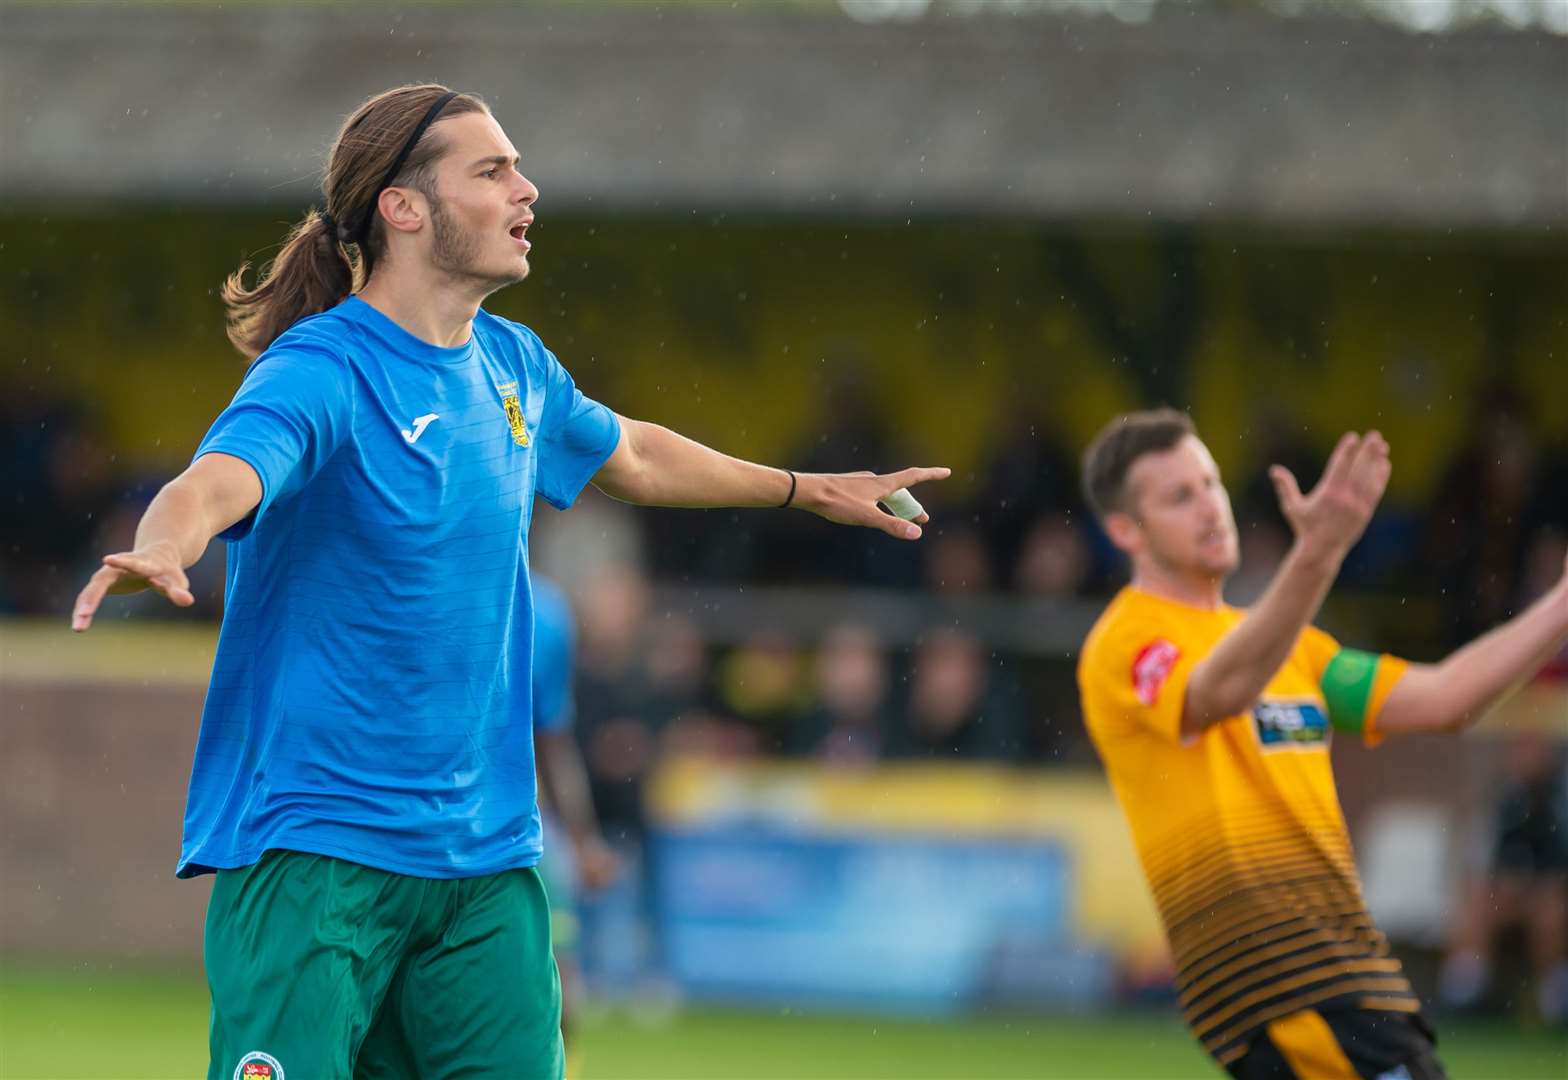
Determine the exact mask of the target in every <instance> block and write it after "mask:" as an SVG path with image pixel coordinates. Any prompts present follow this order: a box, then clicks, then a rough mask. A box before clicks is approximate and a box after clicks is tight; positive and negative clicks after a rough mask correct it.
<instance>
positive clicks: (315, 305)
mask: <svg viewBox="0 0 1568 1080" xmlns="http://www.w3.org/2000/svg"><path fill="white" fill-rule="evenodd" d="M488 111H489V110H488V109H487V108H486V106H485V103H484V102H483V101H482V100H481V99H480V98H478V97H477V96H475V95H473V94H460V93H456V92H455V91H452V90H448V89H447V88H446V87H444V86H440V85H437V84H435V83H422V84H418V85H414V86H399V87H397V88H396V89H393V90H387V91H385V92H383V93H380V94H377V95H375V96H374V97H371V98H369V99H367V100H366V101H364V102H363V103H361V104H360V106H359V108H357V109H355V110H354V111H353V112H352V113H350V114H349V116H348V117H347V119H345V120H344V121H343V127H342V128H341V129H340V130H339V131H338V137H337V139H335V140H334V141H333V143H332V150H331V151H330V153H328V155H327V168H326V175H325V177H324V178H323V181H322V185H321V186H322V190H323V192H325V194H326V197H327V203H326V205H327V213H325V214H323V213H321V212H320V211H317V210H311V211H310V212H309V213H307V214H306V215H305V218H304V220H303V221H301V222H300V223H299V224H298V225H296V226H294V228H293V229H292V230H291V231H290V232H289V235H288V238H287V239H286V240H284V241H283V249H282V250H281V251H279V252H278V256H277V258H275V259H273V260H272V262H271V264H270V265H268V266H266V267H264V268H263V269H262V271H261V273H260V275H259V276H258V278H257V281H256V287H255V288H253V289H247V288H246V287H245V271H246V270H247V269H248V268H249V265H250V264H249V263H242V264H241V265H240V268H239V269H238V270H236V271H234V273H232V274H230V275H229V277H228V280H226V281H225V282H224V283H223V289H222V296H223V302H224V304H225V305H226V306H227V307H228V309H229V340H230V341H232V342H234V347H235V348H237V349H239V351H240V352H242V353H244V354H245V356H247V357H248V358H250V359H255V358H256V357H258V356H260V355H261V354H262V353H263V352H265V351H266V349H267V346H269V345H271V344H272V343H273V341H275V340H276V339H277V337H278V335H279V334H281V333H283V331H285V330H287V329H288V328H289V327H290V326H292V325H294V323H296V322H297V321H299V320H300V319H303V318H305V317H306V316H307V315H315V314H317V313H319V312H322V311H326V310H327V309H328V308H331V307H335V306H337V305H338V304H339V303H341V302H342V301H343V299H344V298H345V297H347V296H348V295H349V294H350V293H352V292H354V290H355V289H357V288H359V287H361V286H362V285H363V284H364V283H365V281H366V280H368V279H369V277H370V275H371V274H372V273H373V272H374V271H375V268H376V262H377V260H379V259H380V258H381V256H382V255H383V254H384V253H385V250H386V232H385V230H384V229H383V227H382V223H381V217H380V212H379V211H378V209H377V199H378V198H379V197H380V195H381V192H382V191H383V190H385V189H386V188H388V187H395V186H399V185H408V186H411V187H415V188H418V189H420V190H421V191H425V193H426V194H430V193H431V192H432V191H433V190H434V188H433V185H434V177H435V172H434V164H435V161H436V159H437V158H438V157H439V156H440V153H441V149H442V142H441V140H440V139H439V138H437V137H436V136H435V132H434V127H435V126H438V125H436V123H435V122H436V121H437V120H445V119H448V118H450V117H453V116H461V115H462V114H464V113H473V112H488ZM438 113H439V116H437V114H438ZM349 245H352V249H353V255H352V256H351V255H350V252H349Z"/></svg>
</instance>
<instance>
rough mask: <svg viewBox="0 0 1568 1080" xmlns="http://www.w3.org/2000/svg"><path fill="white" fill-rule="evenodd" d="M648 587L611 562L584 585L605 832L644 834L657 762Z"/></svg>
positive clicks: (593, 762)
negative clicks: (647, 655) (648, 787)
mask: <svg viewBox="0 0 1568 1080" xmlns="http://www.w3.org/2000/svg"><path fill="white" fill-rule="evenodd" d="M647 610H648V586H647V583H646V582H645V581H644V580H643V578H642V575H640V574H639V573H637V572H636V571H635V570H632V569H630V568H629V567H605V568H601V570H600V571H599V573H598V574H597V575H596V576H595V577H594V578H593V579H592V580H591V581H589V582H588V583H587V584H586V586H585V587H584V588H583V589H582V591H581V598H580V600H579V606H578V629H579V632H580V634H581V639H580V640H581V643H582V648H581V651H580V661H579V667H578V672H577V709H578V718H579V719H578V729H579V732H580V736H579V737H580V738H581V739H582V744H583V757H584V759H585V761H586V762H587V765H588V782H589V787H590V789H591V791H592V792H593V802H594V808H595V809H596V810H597V811H598V813H599V820H600V822H601V824H602V825H603V828H604V832H605V835H606V836H609V837H610V838H612V839H616V840H625V839H635V838H636V837H639V836H640V835H641V834H642V827H643V806H642V799H643V784H644V781H645V780H646V778H647V774H648V771H649V769H650V768H652V765H653V759H654V732H653V730H652V725H651V722H650V717H649V716H648V714H647V711H646V710H647V705H648V701H649V698H648V693H647V690H648V680H647V676H646V673H645V672H644V670H643V667H642V663H641V648H642V644H643V640H644V638H643V629H644V624H645V620H646V617H647Z"/></svg>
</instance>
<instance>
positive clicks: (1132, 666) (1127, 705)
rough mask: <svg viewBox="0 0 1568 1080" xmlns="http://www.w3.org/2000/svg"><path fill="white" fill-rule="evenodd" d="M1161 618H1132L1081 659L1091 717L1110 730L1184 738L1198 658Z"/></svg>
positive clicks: (1087, 717)
mask: <svg viewBox="0 0 1568 1080" xmlns="http://www.w3.org/2000/svg"><path fill="white" fill-rule="evenodd" d="M1197 659H1198V658H1197V657H1195V656H1193V655H1192V654H1191V652H1190V651H1189V650H1187V649H1183V648H1182V647H1181V645H1180V644H1179V643H1178V642H1177V640H1176V639H1175V637H1174V635H1171V634H1169V633H1168V632H1167V631H1166V628H1165V627H1163V626H1161V625H1160V624H1159V623H1157V622H1155V621H1152V620H1151V621H1149V622H1147V623H1144V622H1141V621H1130V622H1128V623H1125V624H1123V625H1120V626H1117V627H1115V628H1114V629H1113V630H1112V631H1111V632H1109V633H1106V634H1104V635H1103V636H1100V635H1096V636H1095V638H1094V639H1093V640H1091V642H1090V643H1089V644H1088V645H1087V646H1086V647H1085V649H1084V652H1083V655H1082V657H1081V658H1080V660H1079V665H1078V684H1079V692H1080V694H1081V695H1082V698H1083V708H1084V717H1085V720H1086V722H1087V723H1088V724H1089V725H1090V726H1091V727H1094V728H1098V729H1099V730H1101V731H1103V732H1104V733H1106V734H1110V735H1127V734H1131V733H1134V732H1139V731H1142V732H1147V733H1152V734H1154V735H1158V736H1159V737H1160V738H1162V739H1167V740H1169V741H1170V742H1177V741H1179V740H1180V739H1181V718H1182V711H1183V708H1184V706H1185V703H1186V698H1187V680H1188V678H1190V677H1191V675H1192V668H1193V665H1194V664H1195V663H1196V662H1197Z"/></svg>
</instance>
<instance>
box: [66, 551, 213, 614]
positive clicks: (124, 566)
mask: <svg viewBox="0 0 1568 1080" xmlns="http://www.w3.org/2000/svg"><path fill="white" fill-rule="evenodd" d="M145 589H154V590H156V591H158V592H160V593H162V594H163V595H164V596H166V597H168V598H169V600H170V602H171V603H174V604H177V605H178V606H180V607H190V606H191V605H192V604H194V603H195V602H196V597H194V596H192V595H191V583H190V579H189V578H187V577H186V576H185V568H184V567H182V566H181V565H180V553H179V551H178V550H176V548H175V546H174V545H173V544H171V543H169V542H167V541H160V542H158V543H156V544H149V545H147V546H146V547H143V548H137V549H136V550H135V551H121V552H118V553H116V554H114V555H105V556H104V559H103V565H102V566H101V567H99V568H98V572H97V573H95V574H93V576H92V577H91V578H89V579H88V581H87V585H86V587H85V588H83V589H82V591H81V592H80V593H79V594H78V595H77V597H76V607H75V608H74V609H72V612H71V629H72V630H78V631H80V630H86V629H87V628H88V627H89V626H91V625H92V624H93V615H94V614H96V613H97V611H98V605H99V604H101V603H103V598H104V597H105V596H108V595H109V594H110V593H114V594H116V595H118V594H122V593H137V592H142V591H143V590H145Z"/></svg>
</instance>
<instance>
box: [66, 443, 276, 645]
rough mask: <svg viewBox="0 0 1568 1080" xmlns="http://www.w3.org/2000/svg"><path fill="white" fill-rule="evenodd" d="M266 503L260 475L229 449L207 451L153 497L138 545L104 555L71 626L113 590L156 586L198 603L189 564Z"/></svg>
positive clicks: (88, 621)
mask: <svg viewBox="0 0 1568 1080" xmlns="http://www.w3.org/2000/svg"><path fill="white" fill-rule="evenodd" d="M260 502H261V480H260V479H259V478H258V477H257V476H256V470H255V469H253V468H251V466H250V465H249V464H247V463H246V462H244V461H242V460H241V459H239V458H237V457H233V456H231V455H229V454H217V453H213V454H203V455H202V456H201V457H199V458H197V459H196V460H195V461H194V462H193V463H192V464H191V466H190V468H188V469H186V470H185V471H184V472H183V473H181V474H180V475H179V476H177V477H175V478H174V479H173V480H171V481H169V482H168V483H167V484H165V485H164V486H163V489H162V490H161V491H159V492H158V494H157V495H156V496H154V498H153V500H152V503H151V504H150V505H148V507H147V512H146V513H145V514H143V515H142V520H141V524H139V525H138V526H137V527H136V541H135V542H136V546H135V547H134V548H133V549H132V550H130V551H122V552H118V553H116V554H114V555H106V556H104V560H103V566H101V567H100V568H99V569H98V572H97V573H95V574H94V575H93V576H92V577H91V578H90V579H89V580H88V582H87V586H86V587H85V588H84V589H82V591H81V593H80V594H79V595H78V596H77V598H76V607H75V609H74V610H73V611H72V614H71V629H72V630H77V631H81V630H86V629H87V628H88V627H89V626H91V625H92V623H93V615H94V614H95V613H96V612H97V610H98V605H99V604H101V603H102V602H103V598H104V597H105V596H106V595H108V594H109V593H116V594H119V593H134V592H141V591H142V590H143V589H154V590H156V591H158V592H160V593H162V594H163V595H164V596H166V597H168V598H169V600H170V601H171V602H173V603H175V604H177V605H179V606H180V607H190V606H191V605H192V604H194V603H195V602H196V598H195V597H194V596H192V595H191V591H190V581H189V580H188V579H187V578H186V576H185V568H186V567H187V566H191V565H192V564H194V563H195V562H196V560H198V559H200V558H201V556H202V553H203V552H204V551H206V550H207V545H208V544H209V543H211V542H212V538H213V537H214V536H217V535H218V534H219V533H220V532H222V531H223V530H224V529H227V528H228V527H229V526H230V525H233V524H234V523H235V522H236V521H239V520H241V519H243V518H244V517H245V515H246V514H248V513H250V512H251V511H252V510H254V509H255V508H256V506H257V505H258V504H259V503H260Z"/></svg>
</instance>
